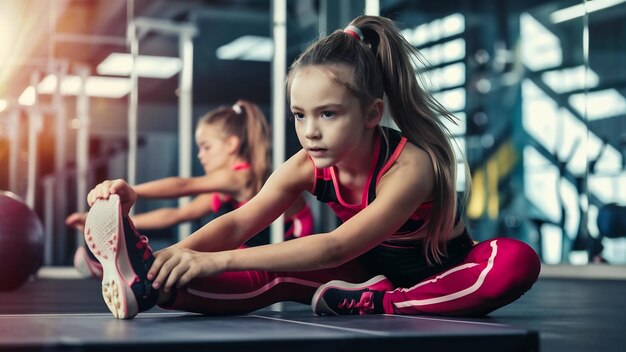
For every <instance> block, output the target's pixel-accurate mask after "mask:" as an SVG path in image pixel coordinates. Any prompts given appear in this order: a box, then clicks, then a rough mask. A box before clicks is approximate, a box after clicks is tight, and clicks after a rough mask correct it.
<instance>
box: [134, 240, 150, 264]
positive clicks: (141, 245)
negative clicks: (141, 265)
mask: <svg viewBox="0 0 626 352" xmlns="http://www.w3.org/2000/svg"><path fill="white" fill-rule="evenodd" d="M138 237H139V241H137V244H136V247H137V249H139V250H143V255H142V258H143V261H144V262H145V261H146V260H148V258H150V256H151V255H152V249H151V248H150V246H149V245H148V237H146V236H144V235H140V236H138Z"/></svg>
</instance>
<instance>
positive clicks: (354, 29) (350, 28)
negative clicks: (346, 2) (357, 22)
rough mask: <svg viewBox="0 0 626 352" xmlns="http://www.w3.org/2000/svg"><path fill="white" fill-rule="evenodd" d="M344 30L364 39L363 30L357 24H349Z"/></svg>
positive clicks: (361, 39) (356, 37)
mask: <svg viewBox="0 0 626 352" xmlns="http://www.w3.org/2000/svg"><path fill="white" fill-rule="evenodd" d="M343 32H344V33H346V34H348V35H350V36H352V37H354V38H355V39H358V40H360V41H363V39H364V37H363V32H361V30H360V29H358V28H357V27H355V26H348V27H346V28H345V29H344V30H343Z"/></svg>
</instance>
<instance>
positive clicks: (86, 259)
mask: <svg viewBox="0 0 626 352" xmlns="http://www.w3.org/2000/svg"><path fill="white" fill-rule="evenodd" d="M74 268H75V269H76V271H78V273H79V274H80V276H81V277H84V278H88V277H90V278H95V279H98V280H100V281H102V264H100V262H99V261H98V259H96V256H95V255H94V254H93V253H91V251H90V250H89V249H88V248H85V247H83V246H80V247H78V248H77V249H76V252H75V253H74Z"/></svg>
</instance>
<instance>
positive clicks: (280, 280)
mask: <svg viewBox="0 0 626 352" xmlns="http://www.w3.org/2000/svg"><path fill="white" fill-rule="evenodd" d="M280 283H292V284H298V285H302V286H309V287H319V286H320V285H321V283H319V282H313V281H308V280H302V279H297V278H294V277H277V278H275V279H274V280H272V281H270V282H268V283H267V284H265V285H264V286H263V287H261V288H258V289H256V290H254V291H251V292H244V293H212V292H205V291H200V290H195V289H192V288H187V292H189V293H190V294H192V295H194V296H199V297H203V298H210V299H224V300H227V299H233V300H234V299H248V298H252V297H256V296H259V295H261V294H262V293H264V292H267V291H269V290H270V289H271V288H272V287H274V286H276V285H278V284H280Z"/></svg>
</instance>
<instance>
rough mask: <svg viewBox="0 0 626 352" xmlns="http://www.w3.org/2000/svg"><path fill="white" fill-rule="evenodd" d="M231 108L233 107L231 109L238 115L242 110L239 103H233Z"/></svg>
mask: <svg viewBox="0 0 626 352" xmlns="http://www.w3.org/2000/svg"><path fill="white" fill-rule="evenodd" d="M232 109H233V111H234V112H235V113H236V114H237V115H239V114H241V113H242V112H243V110H242V109H241V106H239V105H237V104H235V105H233V107H232Z"/></svg>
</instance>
